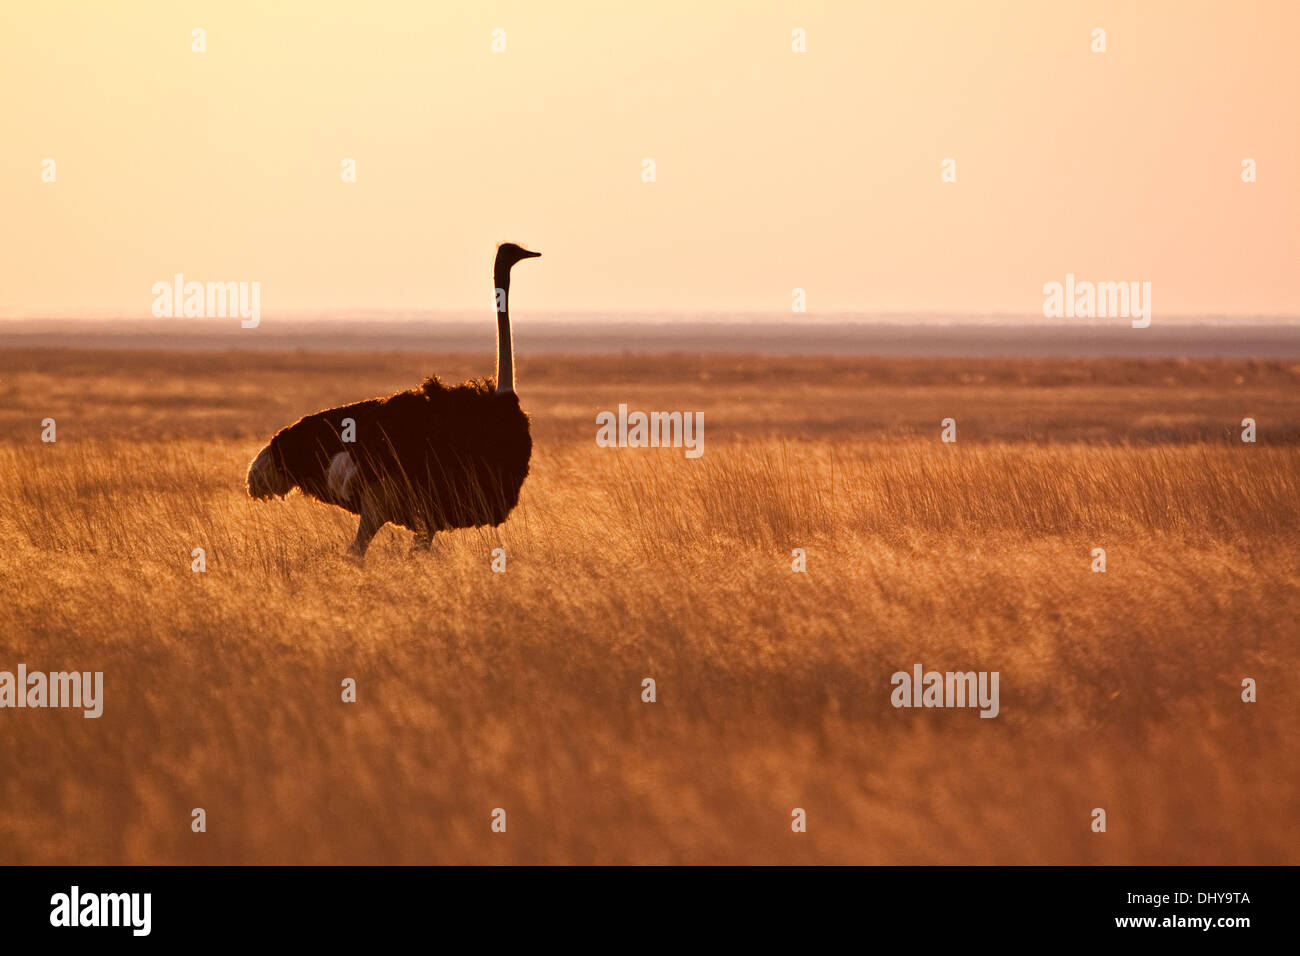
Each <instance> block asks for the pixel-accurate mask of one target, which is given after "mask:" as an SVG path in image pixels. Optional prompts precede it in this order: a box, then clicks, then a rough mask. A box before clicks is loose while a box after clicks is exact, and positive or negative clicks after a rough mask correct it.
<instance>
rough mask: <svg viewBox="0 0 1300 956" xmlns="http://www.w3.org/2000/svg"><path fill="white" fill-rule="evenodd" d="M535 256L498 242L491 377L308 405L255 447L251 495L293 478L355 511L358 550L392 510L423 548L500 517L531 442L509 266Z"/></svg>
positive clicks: (278, 489)
mask: <svg viewBox="0 0 1300 956" xmlns="http://www.w3.org/2000/svg"><path fill="white" fill-rule="evenodd" d="M540 255H541V253H540V252H529V251H528V250H527V249H524V248H521V247H520V246H517V245H515V244H514V243H513V242H505V243H502V244H501V245H499V246H497V255H496V264H495V266H494V269H493V274H494V278H495V280H496V308H497V377H496V381H495V383H494V382H493V381H492V380H491V379H472V380H470V381H467V382H464V383H463V384H460V385H456V386H454V387H453V386H448V385H444V384H443V383H442V382H441V381H439V379H438V377H437V376H436V375H435V376H432V377H430V378H429V379H427V380H426V381H425V382H424V384H423V385H420V386H419V387H417V388H413V389H409V390H408V391H405V392H398V393H397V394H396V395H390V396H388V397H387V398H371V399H367V400H366V401H363V402H354V403H353V404H351V405H341V406H339V407H338V408H331V409H327V410H326V411H323V412H317V413H316V414H314V415H307V416H306V417H304V418H302V419H300V420H299V421H297V422H295V423H294V424H292V425H290V426H289V427H288V428H283V429H281V430H280V431H278V432H277V433H276V434H275V437H273V438H272V439H271V441H270V442H269V443H268V444H267V446H266V447H265V448H263V449H262V450H261V451H260V452H258V453H257V457H256V458H254V459H253V463H252V465H251V466H250V467H249V469H248V493H249V495H250V496H252V497H253V498H258V499H266V498H271V497H273V496H278V497H283V496H284V495H286V494H288V493H289V491H291V490H292V489H294V488H298V489H300V490H301V491H302V492H303V493H304V494H307V495H310V496H311V497H313V498H316V499H318V500H320V501H323V502H325V503H326V504H331V505H338V506H339V507H341V508H346V509H347V510H348V511H351V512H352V513H353V514H356V515H359V516H360V518H361V521H360V524H359V525H358V527H357V536H356V538H355V539H354V540H353V542H352V546H351V548H349V552H350V553H351V554H352V555H354V556H356V557H357V558H361V557H363V556H364V555H365V553H366V548H367V547H368V546H369V544H370V539H371V538H373V537H374V536H375V534H376V533H377V532H378V531H379V529H380V528H382V527H383V526H384V524H385V523H386V522H389V521H391V522H392V523H393V524H396V525H402V526H404V527H406V528H409V529H410V530H411V531H413V532H414V533H415V541H414V547H415V548H418V549H427V548H428V547H429V546H430V543H431V542H432V540H433V536H434V534H436V533H437V532H439V531H444V530H448V529H451V528H475V527H479V526H481V525H492V526H495V525H499V524H501V523H502V522H503V521H505V520H506V516H507V515H508V514H509V513H510V511H511V510H512V509H513V508H514V506H515V504H516V503H517V502H518V501H519V488H520V486H522V485H523V483H524V478H525V477H527V475H528V459H529V456H530V455H531V454H532V448H533V440H532V437H531V436H530V435H529V433H528V416H527V415H525V414H524V412H523V410H522V409H521V408H520V407H519V396H517V395H516V394H515V372H514V368H515V362H514V342H513V340H512V338H511V335H510V306H509V299H510V268H511V267H512V266H513V265H514V264H515V263H516V262H518V261H520V260H521V259H531V258H533V257H535V256H540ZM348 419H350V420H351V423H349V422H348V421H347V420H348ZM345 439H351V440H345Z"/></svg>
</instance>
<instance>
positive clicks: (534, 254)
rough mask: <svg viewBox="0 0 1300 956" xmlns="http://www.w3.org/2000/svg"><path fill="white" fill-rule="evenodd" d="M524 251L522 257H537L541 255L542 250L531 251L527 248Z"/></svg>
mask: <svg viewBox="0 0 1300 956" xmlns="http://www.w3.org/2000/svg"><path fill="white" fill-rule="evenodd" d="M523 253H524V254H523V255H522V256H520V258H521V259H536V258H538V257H539V256H540V255H541V253H540V252H529V251H528V250H527V249H525V250H523Z"/></svg>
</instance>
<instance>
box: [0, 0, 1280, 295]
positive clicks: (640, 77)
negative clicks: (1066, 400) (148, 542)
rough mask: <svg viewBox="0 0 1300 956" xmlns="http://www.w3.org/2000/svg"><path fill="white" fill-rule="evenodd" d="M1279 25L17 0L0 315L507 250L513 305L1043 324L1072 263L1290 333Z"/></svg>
mask: <svg viewBox="0 0 1300 956" xmlns="http://www.w3.org/2000/svg"><path fill="white" fill-rule="evenodd" d="M265 8H270V12H268V10H267V9H265ZM194 27H202V28H204V29H205V30H206V31H207V52H206V53H201V54H200V53H194V52H192V51H191V30H192V29H193V28H194ZM497 27H500V28H503V29H504V30H505V39H506V51H505V52H504V53H494V52H493V51H492V48H491V45H492V31H493V29H494V28H497ZM795 27H802V28H804V29H805V30H806V31H807V52H806V53H804V54H795V53H793V52H791V30H792V29H793V28H795ZM1094 27H1103V28H1104V29H1105V30H1106V42H1107V48H1108V49H1107V52H1106V53H1104V54H1094V53H1092V52H1091V51H1090V42H1091V36H1090V33H1091V30H1092V29H1093V28H1094ZM1298 35H1300V3H1294V2H1275V3H1267V2H1241V3H1237V2H1226V0H1224V2H1194V0H1177V2H1149V0H1141V2H1119V3H1098V2H1089V3H1068V2H1060V0H1052V2H1036V0H1024V2H994V0H986V2H956V0H953V2H938V0H934V2H915V3H908V2H903V0H890V2H885V3H866V2H846V3H811V2H799V3H796V2H789V3H778V2H718V0H709V2H700V0H682V2H676V0H656V2H654V3H647V4H635V3H609V2H605V0H593V2H569V0H549V2H547V3H536V2H531V3H524V2H510V3H495V4H494V3H489V2H481V3H480V2H473V3H471V2H459V3H452V2H449V0H438V2H428V0H421V2H401V3H399V2H383V0H375V2H370V3H358V2H346V3H338V2H329V0H276V2H275V3H264V2H231V0H220V2H217V0H214V2H183V0H158V2H150V0H132V2H130V3H91V2H88V0H82V2H56V0H45V2H36V0H13V2H7V3H4V4H3V5H0V88H3V90H4V91H5V92H4V94H3V98H2V99H0V131H2V132H0V136H2V139H0V213H2V214H3V218H4V227H5V228H4V230H3V234H2V238H0V243H3V248H2V249H0V254H2V262H3V264H2V265H0V315H3V314H19V313H32V312H35V311H39V310H47V311H59V312H68V311H75V310H78V309H90V308H93V309H96V310H103V309H118V310H121V311H123V312H125V313H129V314H141V315H147V314H148V312H149V308H150V304H151V302H152V298H153V296H152V293H151V288H152V285H153V283H154V282H156V281H159V280H162V279H168V278H170V277H171V276H172V274H173V273H175V272H183V273H184V274H185V276H186V278H187V279H197V280H200V281H203V280H219V281H239V280H245V281H253V280H256V281H260V282H261V284H262V310H263V314H265V315H272V314H275V313H276V312H289V311H306V310H314V309H320V308H330V309H344V308H349V307H372V308H403V309H419V310H424V311H435V310H441V309H457V310H459V309H466V308H469V309H474V308H482V309H485V310H490V308H491V281H490V278H491V262H490V260H491V256H492V251H493V247H494V246H495V244H496V243H497V242H498V241H500V240H503V239H511V240H515V241H518V242H521V243H523V244H525V245H529V246H530V247H532V248H535V249H538V250H540V251H541V252H542V253H543V254H544V258H543V259H542V260H539V264H538V265H537V266H534V267H531V268H530V269H529V273H528V280H527V281H528V291H527V300H526V301H527V306H526V308H527V309H528V310H530V311H547V310H549V311H562V310H592V311H695V310H722V311H750V310H753V311H773V312H786V313H788V312H789V310H790V302H791V290H792V289H793V288H795V287H802V288H805V289H806V290H807V301H808V311H809V313H813V314H815V313H818V312H831V311H863V312H871V311H899V310H902V311H952V312H966V313H988V312H1011V313H1026V314H1034V313H1039V311H1040V309H1041V304H1042V301H1043V295H1042V286H1043V284H1044V283H1045V282H1048V281H1051V280H1057V281H1059V280H1061V279H1062V278H1063V277H1064V275H1065V273H1066V272H1073V273H1075V274H1076V275H1078V276H1079V277H1080V278H1084V279H1095V280H1141V281H1150V282H1151V283H1152V286H1153V307H1154V311H1155V314H1156V316H1157V318H1158V317H1159V316H1160V315H1161V314H1175V313H1182V314H1186V313H1227V314H1257V313H1270V314H1297V313H1300V286H1298V285H1297V281H1296V268H1295V267H1296V264H1297V262H1300V183H1298V182H1297V173H1298V172H1300V107H1298V106H1297V97H1298V96H1300V65H1298V64H1300V56H1298V55H1297V54H1296V53H1295V50H1294V44H1295V42H1296V37H1297V36H1298ZM46 157H51V158H53V159H54V160H55V162H56V175H57V181H56V182H54V183H52V184H49V183H43V182H41V163H42V160H43V159H44V158H46ZM344 157H353V158H355V159H356V161H357V182H356V183H355V184H347V183H343V182H342V181H341V177H340V163H341V161H342V159H343V158H344ZM645 157H651V158H653V159H654V160H655V162H656V166H657V170H656V171H657V182H654V183H643V182H642V176H641V172H642V159H643V158H645ZM945 157H952V158H954V159H955V160H956V164H957V165H956V169H957V182H956V183H942V182H941V181H940V162H941V160H943V159H944V158H945ZM1244 157H1253V158H1254V159H1255V160H1256V161H1257V163H1258V179H1259V181H1258V182H1257V183H1254V184H1249V185H1248V184H1244V183H1242V182H1241V176H1240V170H1241V161H1242V159H1243V158H1244ZM517 305H518V307H519V308H520V309H521V310H522V309H523V308H524V307H525V306H524V300H523V298H522V296H521V297H519V299H518V301H517Z"/></svg>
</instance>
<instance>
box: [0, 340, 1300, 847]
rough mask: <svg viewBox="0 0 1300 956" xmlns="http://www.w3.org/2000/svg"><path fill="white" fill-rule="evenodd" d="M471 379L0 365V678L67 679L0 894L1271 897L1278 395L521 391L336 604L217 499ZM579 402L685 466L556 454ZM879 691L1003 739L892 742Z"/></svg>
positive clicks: (564, 380)
mask: <svg viewBox="0 0 1300 956" xmlns="http://www.w3.org/2000/svg"><path fill="white" fill-rule="evenodd" d="M489 368H490V361H489V362H488V363H487V364H485V361H484V360H483V358H482V357H481V356H445V355H444V356H438V355H432V354H430V355H417V354H388V355H342V354H310V353H238V354H236V353H221V354H215V353H214V354H198V353H168V352H155V353H150V352H114V351H77V350H71V349H69V350H61V349H49V350H35V349H32V350H24V349H20V348H9V349H5V350H0V531H2V532H3V536H2V540H3V550H2V551H0V598H2V606H3V624H2V625H0V670H13V669H14V668H15V667H16V665H17V664H18V663H19V662H25V663H26V664H27V666H28V668H29V669H30V670H38V669H39V670H71V669H76V670H102V671H103V672H104V675H105V676H104V681H105V690H104V698H105V703H104V716H103V717H102V718H100V719H98V720H87V719H84V718H83V717H82V716H81V714H80V712H79V711H76V712H73V711H64V710H31V709H24V710H4V711H0V863H85V864H89V863H95V864H105V863H129V864H144V863H159V864H163V863H167V864H177V863H726V862H734V863H799V864H803V863H836V864H839V863H867V864H883V863H890V864H897V863H919V864H924V863H1015V864H1040V863H1098V864H1101V863H1105V864H1120V863H1138V864H1154V863H1176V864H1189V863H1204V864H1210V863H1219V864H1247V863H1274V864H1275V863H1291V864H1294V863H1300V736H1298V735H1297V727H1300V702H1298V699H1297V694H1296V677H1297V674H1300V645H1298V642H1297V632H1298V627H1297V621H1298V620H1300V403H1298V402H1297V396H1300V388H1298V386H1300V365H1298V364H1294V363H1285V362H1245V361H1231V362H1176V361H1167V362H1166V361H1142V362H1137V361H1132V362H1126V361H1105V362H1098V361H1091V362H1090V361H1068V360H1060V361H1042V360H1036V361H1031V360H1019V361H995V360H961V361H958V360H870V359H815V358H798V359H794V358H791V359H777V358H758V357H749V358H745V357H731V358H727V357H724V358H718V359H704V358H700V357H698V356H690V357H686V356H675V357H674V356H662V357H652V356H621V357H581V358H576V357H571V358H565V357H532V358H528V357H525V358H524V360H523V361H522V363H521V368H520V393H521V396H522V398H523V402H524V406H525V408H526V409H527V410H528V411H529V413H530V414H531V415H532V418H533V435H534V440H535V450H534V457H533V472H532V474H531V476H530V477H529V479H528V481H527V483H526V484H525V486H524V492H523V496H522V500H521V503H520V507H519V508H518V509H517V510H516V512H515V513H514V514H513V515H512V517H511V518H510V520H509V521H508V522H507V523H506V524H505V525H504V526H503V527H502V528H501V529H499V532H496V533H494V532H487V531H460V532H454V533H452V534H450V535H445V536H442V537H443V538H444V539H445V540H444V542H443V544H442V546H441V548H435V550H434V551H433V552H432V553H430V554H425V555H417V556H414V557H412V556H409V555H408V553H407V552H408V537H407V535H406V534H405V533H403V532H399V531H397V530H394V529H392V528H391V527H389V528H387V529H385V530H384V531H383V532H381V533H380V535H379V537H378V538H376V540H375V543H374V545H373V546H372V548H371V551H370V554H369V555H368V556H367V558H366V561H365V563H364V565H363V566H360V567H358V566H357V565H355V564H353V563H351V562H349V561H348V560H346V559H345V557H344V549H345V548H346V546H347V544H348V542H349V541H350V540H351V537H352V534H353V532H354V531H355V524H354V519H353V518H352V516H351V515H348V514H345V513H344V512H342V511H340V510H338V509H334V508H331V507H328V506H325V505H322V504H320V503H318V502H314V501H310V500H307V499H304V498H303V497H302V496H301V495H297V494H295V495H293V496H291V497H290V498H289V499H288V500H287V501H283V502H281V501H273V502H269V503H267V502H254V501H252V500H250V499H249V498H248V497H247V496H246V494H245V490H244V476H245V471H246V468H247V465H248V462H249V460H250V458H251V457H252V456H253V454H254V453H255V452H256V451H257V449H258V448H260V447H261V446H262V445H263V444H264V443H265V441H266V440H267V439H268V438H269V436H270V435H271V434H272V433H273V432H274V431H276V430H277V429H278V428H280V427H282V426H283V425H286V424H288V423H290V422H292V421H294V420H295V419H297V418H298V417H299V416H301V415H303V414H305V413H307V412H311V411H315V410H317V409H319V408H324V407H327V406H330V405H333V404H336V403H340V402H343V401H350V400H354V399H358V398H362V397H366V396H369V395H377V394H384V393H387V392H389V391H392V390H395V389H398V388H404V387H408V386H410V385H413V384H415V383H417V382H418V381H419V380H420V379H421V378H422V377H423V376H424V375H425V374H428V373H430V372H437V373H439V374H440V375H442V377H443V378H444V379H447V380H458V379H460V378H463V377H465V376H467V375H471V374H482V373H483V372H484V371H486V370H488V369H489ZM619 402H625V403H627V404H628V405H629V406H630V407H632V408H634V409H636V408H640V409H645V410H660V409H662V410H673V409H676V410H698V411H702V412H703V413H704V417H705V445H704V447H705V453H704V456H703V457H702V458H700V459H698V460H694V461H688V460H686V459H685V458H684V457H683V455H682V453H681V451H680V450H672V449H645V450H642V449H604V448H598V447H596V445H595V443H594V434H595V430H596V429H595V421H594V420H595V414H596V412H597V411H599V410H603V409H613V408H616V407H617V405H618V403H619ZM1247 416H1250V417H1253V418H1255V419H1256V420H1257V422H1258V427H1259V441H1258V443H1256V444H1244V443H1242V442H1241V441H1240V439H1239V434H1240V430H1241V429H1240V422H1241V420H1242V419H1243V418H1244V417H1247ZM46 417H53V418H55V419H56V421H57V429H58V433H57V434H58V441H57V443H55V444H43V443H42V442H41V440H40V431H41V427H40V422H41V420H42V419H43V418H46ZM945 417H953V418H955V419H956V420H957V423H958V439H959V440H958V442H957V443H956V444H955V445H945V444H942V443H941V442H940V441H939V422H940V420H941V419H942V418H945ZM498 534H499V541H500V543H502V544H503V545H504V546H505V548H506V549H507V555H508V570H507V572H506V573H505V574H494V573H492V572H491V571H490V568H489V561H490V551H491V549H492V548H493V547H496V546H497V543H498ZM196 547H202V548H205V549H206V551H207V555H208V570H207V572H206V573H202V574H199V573H194V572H192V571H191V570H190V562H191V557H190V554H191V550H192V549H193V548H196ZM1097 547H1102V548H1105V549H1106V552H1107V571H1106V573H1105V574H1098V573H1093V572H1092V571H1091V570H1090V565H1091V550H1092V549H1093V548H1097ZM793 548H804V549H806V551H807V555H808V570H807V573H804V574H795V573H792V572H791V550H792V549H793ZM916 662H922V663H923V664H924V665H925V667H926V669H937V670H943V671H946V670H968V669H974V670H996V671H998V672H999V673H1000V675H1001V686H1000V690H1001V714H1000V715H999V716H998V717H997V718H996V719H992V720H988V719H980V718H979V717H978V716H977V713H976V712H975V711H973V710H914V709H898V710H896V709H894V708H893V707H891V706H890V702H889V697H890V691H891V686H890V675H891V674H892V673H893V672H894V671H897V670H910V669H911V667H912V665H913V664H914V663H916ZM345 677H353V678H355V679H356V681H357V683H358V701H357V702H356V703H355V704H345V703H343V702H341V700H340V682H341V681H342V679H343V678H345ZM644 677H653V678H655V680H656V681H657V685H658V697H659V699H658V701H657V702H656V703H653V704H647V703H642V701H641V699H640V691H641V680H642V678H644ZM1244 677H1252V678H1254V679H1255V680H1256V681H1257V682H1258V688H1259V689H1258V694H1259V699H1258V702H1257V703H1253V704H1251V703H1243V702H1242V700H1241V681H1242V679H1243V678H1244ZM195 807H202V808H204V809H205V810H206V812H207V832H206V833H193V832H191V829H190V822H191V809H192V808H195ZM496 807H502V808H504V809H505V810H506V811H507V815H508V816H507V819H508V829H507V832H506V833H504V834H500V833H492V832H491V831H490V816H491V813H492V811H493V809H494V808H496ZM795 807H802V808H804V809H806V811H807V814H808V832H807V833H803V834H796V833H792V832H791V827H790V820H791V816H790V814H791V810H792V809H793V808H795ZM1095 807H1103V808H1105V810H1106V812H1107V817H1108V821H1107V822H1108V829H1107V832H1106V833H1104V834H1097V833H1093V832H1092V831H1091V828H1090V824H1091V812H1092V810H1093V808H1095Z"/></svg>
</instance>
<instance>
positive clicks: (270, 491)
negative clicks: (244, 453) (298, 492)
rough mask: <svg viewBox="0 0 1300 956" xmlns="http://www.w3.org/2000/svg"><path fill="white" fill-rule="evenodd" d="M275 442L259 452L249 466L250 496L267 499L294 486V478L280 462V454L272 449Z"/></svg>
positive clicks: (282, 495) (283, 493)
mask: <svg viewBox="0 0 1300 956" xmlns="http://www.w3.org/2000/svg"><path fill="white" fill-rule="evenodd" d="M274 444H275V443H274V442H272V443H271V444H270V445H267V446H266V447H265V448H263V449H262V450H261V451H259V452H258V453H257V457H256V458H254V459H253V463H252V464H251V465H249V467H248V495H249V497H250V498H258V499H265V498H271V497H276V496H278V497H281V498H283V497H284V496H285V495H287V494H288V493H289V490H290V489H291V488H293V479H291V478H290V477H289V474H288V472H286V471H285V470H284V467H283V464H282V463H281V462H279V461H278V460H277V459H278V457H279V456H278V455H276V454H275V453H274V451H273V450H272V448H273V446H274Z"/></svg>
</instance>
